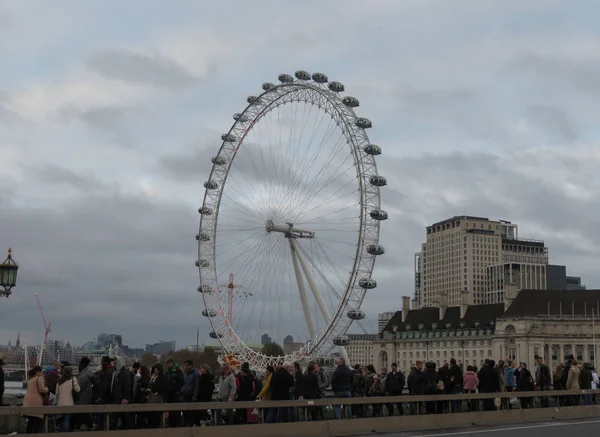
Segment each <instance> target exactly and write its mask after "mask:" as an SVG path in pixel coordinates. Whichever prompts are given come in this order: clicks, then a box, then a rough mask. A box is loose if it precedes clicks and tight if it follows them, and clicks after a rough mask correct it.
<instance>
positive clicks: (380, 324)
mask: <svg viewBox="0 0 600 437" xmlns="http://www.w3.org/2000/svg"><path fill="white" fill-rule="evenodd" d="M394 314H396V313H395V312H394V311H387V312H385V313H379V315H378V317H377V332H381V331H383V330H384V328H385V327H386V326H387V324H388V322H389V321H390V320H392V317H394Z"/></svg>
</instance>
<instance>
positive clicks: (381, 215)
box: [369, 209, 388, 220]
mask: <svg viewBox="0 0 600 437" xmlns="http://www.w3.org/2000/svg"><path fill="white" fill-rule="evenodd" d="M369 215H370V216H371V218H372V219H375V220H387V218H388V213H387V212H385V211H384V210H383V209H372V210H371V212H369Z"/></svg>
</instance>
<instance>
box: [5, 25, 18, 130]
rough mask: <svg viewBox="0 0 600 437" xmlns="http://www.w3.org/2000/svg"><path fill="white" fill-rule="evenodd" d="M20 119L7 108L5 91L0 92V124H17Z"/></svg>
mask: <svg viewBox="0 0 600 437" xmlns="http://www.w3.org/2000/svg"><path fill="white" fill-rule="evenodd" d="M0 25H1V23H0ZM21 121H23V120H22V118H21V117H20V116H19V114H17V113H16V112H15V111H13V110H12V109H11V108H10V106H9V96H8V93H7V92H6V91H0V123H2V122H4V123H18V122H21Z"/></svg>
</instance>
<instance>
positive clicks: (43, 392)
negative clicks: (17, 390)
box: [23, 366, 49, 434]
mask: <svg viewBox="0 0 600 437" xmlns="http://www.w3.org/2000/svg"><path fill="white" fill-rule="evenodd" d="M27 377H28V379H27V393H25V397H24V398H23V406H24V407H42V406H43V405H44V403H45V398H46V397H47V394H48V392H49V390H48V387H47V386H46V380H45V378H44V374H43V372H42V368H41V367H40V366H35V367H34V368H33V369H31V370H30V371H29V373H28V374H27ZM25 417H27V428H26V431H25V432H26V433H27V434H37V433H40V432H42V431H43V430H42V428H43V425H44V415H43V414H35V415H25Z"/></svg>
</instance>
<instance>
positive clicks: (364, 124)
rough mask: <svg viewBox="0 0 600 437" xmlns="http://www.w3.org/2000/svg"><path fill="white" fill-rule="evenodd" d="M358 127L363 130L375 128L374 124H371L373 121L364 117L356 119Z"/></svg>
mask: <svg viewBox="0 0 600 437" xmlns="http://www.w3.org/2000/svg"><path fill="white" fill-rule="evenodd" d="M356 125H357V126H358V127H360V128H361V129H369V128H370V127H373V123H371V120H369V119H368V118H364V117H360V118H358V119H356Z"/></svg>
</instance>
